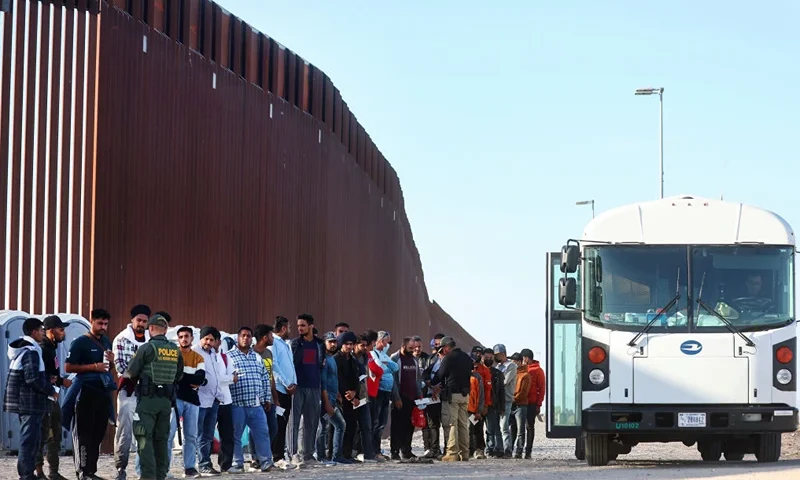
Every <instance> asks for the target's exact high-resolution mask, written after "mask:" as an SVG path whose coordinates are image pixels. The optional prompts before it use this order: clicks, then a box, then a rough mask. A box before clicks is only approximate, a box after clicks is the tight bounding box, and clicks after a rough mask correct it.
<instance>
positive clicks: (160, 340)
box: [125, 313, 183, 480]
mask: <svg viewBox="0 0 800 480" xmlns="http://www.w3.org/2000/svg"><path fill="white" fill-rule="evenodd" d="M167 325H168V323H167V320H166V318H164V316H163V315H161V314H158V313H157V314H155V315H153V316H152V317H150V319H149V320H148V321H147V328H148V330H149V331H150V341H149V342H147V343H146V344H144V345H142V346H141V347H139V350H137V351H136V355H134V356H133V359H132V360H131V362H130V364H129V365H128V371H127V372H125V376H126V377H129V378H133V379H136V378H138V380H139V383H138V385H137V386H136V394H137V396H138V404H137V405H136V413H135V414H134V416H133V434H134V436H135V437H136V442H137V444H138V447H139V458H140V459H141V465H142V477H141V478H142V480H164V479H165V478H167V473H169V450H168V448H169V447H168V445H167V443H168V439H169V429H170V413H171V409H172V403H173V401H174V399H175V393H176V389H177V387H176V385H175V384H176V383H177V382H178V381H179V380H180V379H181V377H182V376H183V357H182V356H181V352H180V350H179V349H178V347H177V345H175V344H174V343H172V342H170V341H169V340H167V337H166V334H167Z"/></svg>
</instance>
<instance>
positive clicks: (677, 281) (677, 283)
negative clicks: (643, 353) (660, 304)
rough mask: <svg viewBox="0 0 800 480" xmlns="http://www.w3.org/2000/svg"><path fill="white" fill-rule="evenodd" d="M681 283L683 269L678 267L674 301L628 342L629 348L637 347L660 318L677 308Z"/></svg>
mask: <svg viewBox="0 0 800 480" xmlns="http://www.w3.org/2000/svg"><path fill="white" fill-rule="evenodd" d="M680 282H681V269H680V267H678V278H677V279H676V281H675V297H674V298H673V299H672V300H670V301H669V303H667V304H666V305H665V306H664V308H662V309H661V310H660V311H659V312H658V313H657V314H656V316H655V317H653V319H652V320H650V322H648V323H647V325H645V326H644V328H643V329H642V331H641V332H639V333H637V334H636V336H635V337H633V338H632V339H631V341H630V342H628V346H629V347H635V346H636V342H638V341H639V339H640V338H642V335H644V334H645V333H647V332H649V331H650V329H651V328H653V325H655V323H656V321H657V320H658V319H659V318H661V317H663V316H665V315H666V314H667V313H669V310H670V309H671V308H672V307H673V306H675V304H676V303H678V300H680V299H681V283H680Z"/></svg>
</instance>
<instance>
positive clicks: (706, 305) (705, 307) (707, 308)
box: [697, 298, 756, 347]
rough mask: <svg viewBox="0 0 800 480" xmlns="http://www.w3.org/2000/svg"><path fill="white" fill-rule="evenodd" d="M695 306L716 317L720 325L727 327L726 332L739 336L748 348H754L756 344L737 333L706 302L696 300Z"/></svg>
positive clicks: (734, 328)
mask: <svg viewBox="0 0 800 480" xmlns="http://www.w3.org/2000/svg"><path fill="white" fill-rule="evenodd" d="M697 304H698V305H700V306H701V307H703V310H705V311H706V312H708V313H710V314H711V315H714V316H715V317H717V318H718V319H719V321H721V322H722V323H724V324H725V326H726V327H728V330H730V331H731V333H735V334H736V335H739V336H740V337H741V338H742V340H744V343H745V344H747V346H748V347H755V346H756V344H755V343H753V341H752V340H750V339H749V338H747V336H745V334H743V333H742V332H740V331H739V329H737V328H736V327H734V326H733V324H732V323H731V321H730V320H728V319H727V318H725V317H724V316H722V314H721V313H719V312H718V311H716V310H714V309H713V308H711V307H710V306H709V305H708V304H707V303H706V302H704V301H702V300H700V299H699V298H698V299H697Z"/></svg>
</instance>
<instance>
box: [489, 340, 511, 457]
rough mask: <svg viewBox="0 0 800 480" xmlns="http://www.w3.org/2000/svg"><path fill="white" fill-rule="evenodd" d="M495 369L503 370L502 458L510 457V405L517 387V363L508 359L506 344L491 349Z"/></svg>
mask: <svg viewBox="0 0 800 480" xmlns="http://www.w3.org/2000/svg"><path fill="white" fill-rule="evenodd" d="M492 350H493V351H494V359H495V361H496V362H497V369H498V370H500V371H501V372H503V377H504V380H505V382H504V384H505V387H506V409H505V411H504V412H503V415H502V416H501V417H500V431H501V432H502V433H503V458H511V453H512V447H513V438H512V437H511V423H510V422H511V407H510V405H511V404H512V403H514V391H515V390H516V388H517V364H516V363H514V362H512V361H511V360H509V359H508V356H507V355H506V346H505V345H503V344H502V343H498V344H497V345H495V346H494V348H493V349H492Z"/></svg>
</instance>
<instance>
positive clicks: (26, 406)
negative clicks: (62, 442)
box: [3, 318, 58, 480]
mask: <svg viewBox="0 0 800 480" xmlns="http://www.w3.org/2000/svg"><path fill="white" fill-rule="evenodd" d="M22 333H23V337H22V338H20V339H18V340H14V341H13V342H11V344H10V345H9V346H8V347H9V348H8V359H9V361H10V364H11V366H10V368H9V372H8V382H7V384H6V391H5V397H4V399H3V410H5V411H6V412H8V413H16V414H17V415H19V426H20V431H19V437H20V444H19V454H18V455H17V473H18V474H19V478H20V479H21V480H33V479H34V478H36V476H35V471H36V468H35V463H36V451H37V450H38V449H39V448H40V446H41V445H40V443H39V441H40V438H41V433H42V420H43V418H44V416H45V415H46V414H47V413H48V412H50V410H51V406H50V405H49V404H48V402H50V401H54V402H55V401H57V400H58V394H57V393H56V391H55V388H54V387H53V385H52V384H51V383H50V381H49V379H48V378H47V374H46V373H45V367H44V362H43V361H42V349H41V347H40V346H39V342H41V341H42V337H44V329H43V328H42V321H41V320H39V319H38V318H29V319H27V320H25V322H24V323H23V324H22ZM48 397H50V398H49V399H48Z"/></svg>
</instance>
